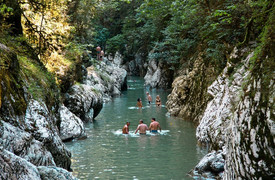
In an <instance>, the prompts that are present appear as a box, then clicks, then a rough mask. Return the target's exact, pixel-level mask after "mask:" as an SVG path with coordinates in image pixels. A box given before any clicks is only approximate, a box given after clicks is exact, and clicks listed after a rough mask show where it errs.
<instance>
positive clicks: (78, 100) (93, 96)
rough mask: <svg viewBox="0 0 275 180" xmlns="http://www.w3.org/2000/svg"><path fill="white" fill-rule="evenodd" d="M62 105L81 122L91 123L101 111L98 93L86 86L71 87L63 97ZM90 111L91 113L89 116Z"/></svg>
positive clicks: (101, 102) (101, 103)
mask: <svg viewBox="0 0 275 180" xmlns="http://www.w3.org/2000/svg"><path fill="white" fill-rule="evenodd" d="M64 105H65V106H66V107H67V108H68V109H69V110H70V111H71V112H72V113H74V114H75V115H76V116H77V117H79V118H80V119H81V120H82V121H84V122H88V121H93V118H95V117H96V116H97V115H98V113H99V112H100V110H101V109H102V105H103V100H102V95H101V93H100V92H98V91H96V90H95V89H94V88H93V87H92V86H89V85H86V84H76V85H74V86H72V87H71V88H70V89H69V90H68V91H67V93H66V95H65V101H64ZM91 109H93V113H92V114H91V113H90V112H91Z"/></svg>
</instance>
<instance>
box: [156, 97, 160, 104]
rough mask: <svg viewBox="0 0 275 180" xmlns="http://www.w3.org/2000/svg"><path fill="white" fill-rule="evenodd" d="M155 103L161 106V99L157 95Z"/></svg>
mask: <svg viewBox="0 0 275 180" xmlns="http://www.w3.org/2000/svg"><path fill="white" fill-rule="evenodd" d="M156 105H157V106H161V100H160V97H159V95H157V97H156Z"/></svg>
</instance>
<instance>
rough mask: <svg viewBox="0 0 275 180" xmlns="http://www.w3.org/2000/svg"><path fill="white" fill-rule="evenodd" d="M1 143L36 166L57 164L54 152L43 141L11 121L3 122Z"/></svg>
mask: <svg viewBox="0 0 275 180" xmlns="http://www.w3.org/2000/svg"><path fill="white" fill-rule="evenodd" d="M2 127H3V129H2V130H3V131H2V133H3V134H2V135H1V136H0V137H1V143H0V144H1V145H2V146H3V148H4V149H6V150H8V151H10V152H11V153H14V154H16V155H18V156H20V157H22V158H24V159H26V160H27V161H29V162H31V163H32V164H34V165H36V166H55V162H54V159H53V157H52V154H51V153H50V152H49V151H48V150H47V149H46V147H45V146H44V145H43V143H42V142H40V141H37V140H36V139H35V138H34V137H33V136H32V135H31V134H30V133H28V132H25V131H23V130H21V129H19V128H18V127H14V126H12V125H11V124H9V123H6V122H2Z"/></svg>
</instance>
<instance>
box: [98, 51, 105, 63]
mask: <svg viewBox="0 0 275 180" xmlns="http://www.w3.org/2000/svg"><path fill="white" fill-rule="evenodd" d="M103 56H104V51H103V50H102V51H100V54H99V60H100V61H102V60H103Z"/></svg>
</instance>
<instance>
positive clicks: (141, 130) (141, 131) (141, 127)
mask: <svg viewBox="0 0 275 180" xmlns="http://www.w3.org/2000/svg"><path fill="white" fill-rule="evenodd" d="M148 129H149V128H148V126H147V125H146V124H143V120H139V125H138V127H137V129H136V131H135V134H136V133H137V132H138V130H139V134H144V135H145V134H146V130H148Z"/></svg>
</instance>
